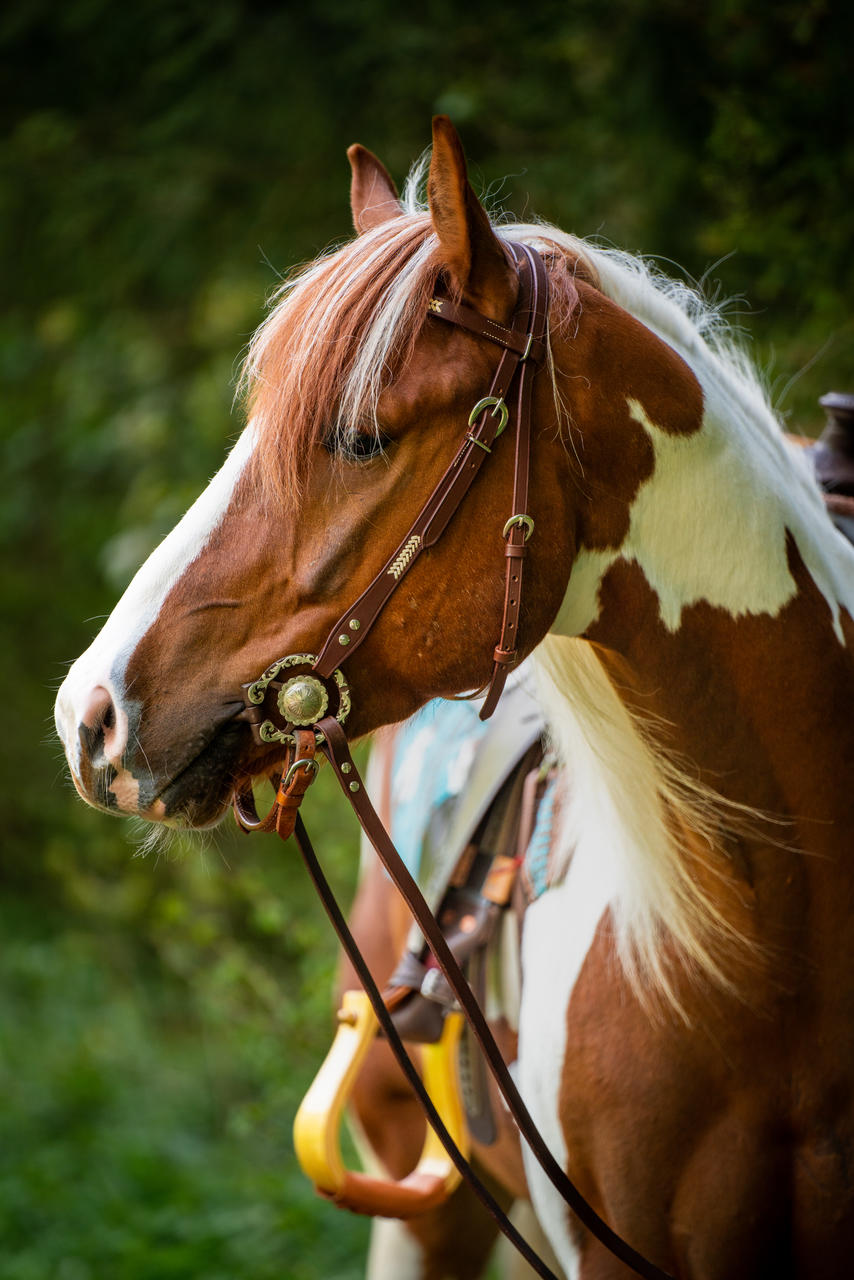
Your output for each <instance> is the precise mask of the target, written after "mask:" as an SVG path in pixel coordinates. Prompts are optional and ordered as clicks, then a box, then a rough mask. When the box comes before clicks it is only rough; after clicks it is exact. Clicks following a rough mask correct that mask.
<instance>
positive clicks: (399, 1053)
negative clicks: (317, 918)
mask: <svg viewBox="0 0 854 1280" xmlns="http://www.w3.org/2000/svg"><path fill="white" fill-rule="evenodd" d="M378 821H379V819H378ZM294 835H295V838H296V842H297V847H298V848H299V851H300V854H301V855H302V859H303V862H304V863H305V866H306V870H307V871H308V874H309V875H310V877H311V879H312V882H313V884H314V887H315V889H316V890H317V894H318V897H319V898H320V901H321V902H322V903H323V906H324V908H325V910H326V913H327V915H328V916H329V919H330V921H331V923H332V927H333V929H334V930H335V932H336V934H337V935H338V940H339V942H340V943H341V946H342V947H343V948H344V951H345V953H346V954H347V957H348V959H349V960H350V963H351V964H352V966H353V968H354V970H355V972H356V974H357V975H358V978H359V981H360V982H361V983H362V986H363V987H364V989H365V992H366V994H367V996H368V999H369V1000H370V1002H371V1006H372V1008H373V1010H374V1013H375V1014H376V1017H377V1021H378V1022H379V1024H380V1027H381V1028H382V1031H383V1034H384V1035H385V1037H386V1040H387V1041H388V1044H389V1047H390V1049H391V1051H392V1053H393V1054H394V1056H395V1058H396V1059H397V1063H398V1065H399V1067H400V1069H401V1071H402V1072H403V1074H404V1076H405V1077H406V1079H407V1081H408V1083H409V1085H410V1087H411V1089H412V1091H413V1093H414V1094H415V1096H416V1097H417V1098H418V1101H419V1102H420V1104H421V1106H422V1107H423V1109H424V1113H425V1115H426V1116H427V1120H428V1123H429V1124H430V1125H431V1126H432V1128H433V1130H434V1131H435V1133H436V1135H437V1136H438V1138H439V1140H440V1142H441V1143H442V1146H443V1147H444V1148H445V1150H446V1151H447V1153H448V1155H449V1156H450V1158H451V1161H452V1162H453V1164H454V1165H455V1166H456V1168H457V1169H458V1170H459V1171H460V1173H461V1175H462V1176H463V1178H465V1180H466V1182H468V1184H469V1186H470V1187H471V1188H472V1190H473V1191H474V1193H475V1195H476V1196H477V1197H478V1199H479V1200H480V1202H481V1204H483V1206H484V1207H485V1208H486V1210H487V1211H488V1212H489V1213H490V1214H491V1215H492V1217H493V1218H494V1219H495V1221H496V1222H497V1224H498V1226H499V1227H500V1229H501V1231H502V1232H503V1233H504V1235H505V1236H506V1237H507V1238H508V1240H510V1242H511V1244H513V1245H514V1247H515V1248H516V1249H518V1251H519V1253H521V1255H522V1257H523V1258H524V1259H525V1261H526V1262H527V1263H528V1265H529V1266H530V1267H531V1268H532V1269H533V1270H534V1271H535V1272H536V1274H537V1275H538V1276H542V1278H543V1280H559V1277H558V1276H556V1275H555V1273H554V1272H553V1271H552V1270H551V1269H550V1268H549V1267H548V1266H547V1265H546V1264H545V1262H543V1260H542V1258H540V1256H539V1255H538V1254H537V1253H535V1252H534V1250H533V1249H532V1248H531V1246H530V1245H529V1244H528V1242H527V1240H526V1239H525V1238H524V1236H522V1235H521V1234H520V1232H519V1230H518V1228H517V1227H516V1226H514V1224H513V1223H512V1222H511V1221H510V1219H509V1218H508V1217H507V1215H506V1214H505V1213H504V1210H503V1209H502V1208H501V1206H500V1204H499V1203H498V1201H497V1200H496V1199H495V1197H494V1196H493V1195H492V1192H491V1191H490V1190H489V1189H488V1187H486V1186H485V1185H484V1183H483V1182H482V1181H481V1179H480V1178H479V1177H478V1175H477V1174H476V1173H475V1171H474V1169H473V1168H472V1167H471V1165H470V1164H469V1162H468V1161H467V1160H466V1159H465V1157H464V1156H463V1154H462V1152H461V1151H460V1150H459V1148H458V1147H457V1145H456V1143H455V1142H454V1140H453V1138H452V1137H451V1135H450V1133H449V1132H448V1130H447V1127H446V1126H445V1123H444V1121H443V1120H442V1117H441V1116H440V1115H439V1113H438V1111H437V1110H436V1108H435V1107H434V1105H433V1102H432V1100H431V1098H430V1095H429V1093H428V1092H427V1090H426V1089H425V1088H424V1085H423V1084H422V1082H421V1077H420V1075H419V1074H418V1071H417V1069H416V1067H415V1065H414V1064H413V1062H412V1059H411V1058H410V1057H409V1054H408V1053H407V1052H406V1047H405V1046H404V1044H403V1041H402V1040H401V1038H400V1036H399V1034H398V1032H397V1028H396V1027H395V1025H394V1022H393V1020H392V1018H391V1015H390V1014H389V1012H388V1010H387V1009H386V1007H385V1004H384V1003H383V998H382V995H381V993H380V990H379V988H378V986H377V984H376V983H375V982H374V979H373V975H372V974H371V971H370V969H369V968H368V966H367V965H366V964H365V960H364V957H363V955H362V953H361V951H360V950H359V947H358V945H357V943H356V940H355V938H354V937H353V935H352V933H351V932H350V929H349V926H348V925H347V921H346V920H345V918H344V915H343V913H342V911H341V908H340V907H339V906H338V903H337V901H336V899H335V895H334V894H333V892H332V889H331V887H330V885H329V882H328V880H327V879H326V876H325V875H324V873H323V868H322V867H321V865H320V863H319V862H318V859H317V855H316V853H315V852H314V848H313V846H312V843H311V840H310V839H309V835H308V832H307V831H306V829H305V824H304V823H303V821H302V818H301V817H300V816H299V815H297V820H296V829H295V832H294ZM397 1207H398V1206H397V1205H394V1206H390V1208H393V1209H396V1208H397ZM655 1280H661V1274H660V1275H659V1276H658V1277H656V1278H655ZM664 1280H671V1278H670V1277H665V1278H664Z"/></svg>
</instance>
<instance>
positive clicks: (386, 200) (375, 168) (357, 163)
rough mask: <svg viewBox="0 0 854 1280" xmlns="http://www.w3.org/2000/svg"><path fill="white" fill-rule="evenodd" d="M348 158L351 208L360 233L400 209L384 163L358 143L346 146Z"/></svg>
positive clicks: (398, 212)
mask: <svg viewBox="0 0 854 1280" xmlns="http://www.w3.org/2000/svg"><path fill="white" fill-rule="evenodd" d="M347 159H348V160H349V161H350V168H351V169H352V171H353V178H352V182H351V183H350V208H351V210H352V212H353V226H354V227H355V228H356V231H357V232H358V233H359V235H361V234H362V232H363V231H370V230H371V229H372V228H373V227H377V226H379V225H380V223H381V222H388V220H389V218H397V217H399V216H400V215H401V213H402V212H403V210H402V209H401V207H400V201H399V200H398V198H397V188H396V187H395V185H394V183H393V182H392V180H391V178H390V177H389V174H388V170H387V169H386V167H385V165H384V164H382V163H381V162H380V161H379V160H378V159H377V158H376V156H375V155H373V154H372V153H371V152H370V151H368V149H367V147H362V146H360V145H359V143H358V142H357V143H355V145H354V146H352V147H348V148H347Z"/></svg>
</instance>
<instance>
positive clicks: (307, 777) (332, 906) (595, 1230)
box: [234, 716, 672, 1280]
mask: <svg viewBox="0 0 854 1280" xmlns="http://www.w3.org/2000/svg"><path fill="white" fill-rule="evenodd" d="M297 735H299V736H298V737H297ZM294 738H295V742H294V745H293V747H292V748H291V751H292V755H291V758H290V759H289V761H288V763H287V765H286V768H285V770H284V772H283V774H282V780H281V782H280V783H279V787H278V791H277V794H276V801H275V803H274V805H273V808H272V809H271V811H270V813H269V814H268V815H267V817H266V818H264V819H259V818H258V814H257V810H256V809H255V804H254V801H253V800H252V798H251V793H249V792H248V789H246V788H244V789H243V790H242V791H241V792H239V793H236V794H235V800H234V809H235V816H236V818H237V821H238V823H239V825H240V826H241V827H242V828H243V829H244V830H246V831H258V830H263V831H271V830H275V831H277V832H278V834H279V835H281V836H282V837H283V838H287V836H288V835H290V834H291V832H293V833H294V834H295V836H296V840H297V844H298V847H299V850H300V853H301V855H302V858H303V860H304V862H305V864H306V867H307V869H308V872H309V875H310V876H311V878H312V880H313V882H314V884H315V887H316V888H317V891H318V894H319V896H320V899H321V901H322V903H323V906H324V908H325V910H326V912H327V914H328V915H329V918H330V920H331V922H332V925H333V927H334V929H335V931H336V933H337V934H338V937H339V939H340V941H341V944H342V946H343V947H344V950H345V951H346V953H347V956H348V958H349V959H350V962H351V963H352V965H353V967H354V969H355V970H356V972H357V974H358V975H359V978H360V980H361V981H362V983H363V985H364V987H365V991H366V992H367V995H368V998H369V1000H370V1002H371V1005H372V1006H373V1009H374V1012H375V1014H376V1017H377V1020H378V1022H379V1024H380V1026H381V1028H382V1030H383V1032H384V1034H385V1035H386V1037H387V1039H388V1042H389V1045H390V1046H391V1048H392V1051H393V1052H394V1054H395V1057H396V1058H397V1059H398V1062H399V1063H400V1066H401V1068H402V1070H403V1071H404V1074H405V1076H406V1078H407V1079H408V1080H409V1083H410V1084H411V1085H412V1088H413V1089H414V1091H415V1093H416V1095H417V1096H418V1098H419V1101H420V1102H421V1105H422V1106H423V1107H424V1110H425V1112H426V1114H427V1118H428V1120H429V1122H430V1124H431V1125H432V1126H433V1128H434V1130H435V1132H436V1134H437V1136H438V1137H439V1140H440V1141H441V1143H442V1145H443V1146H444V1147H445V1149H446V1151H447V1152H448V1155H449V1157H450V1158H451V1160H452V1162H453V1163H454V1164H455V1165H456V1167H457V1168H458V1169H459V1170H460V1172H461V1173H462V1175H463V1177H464V1178H465V1179H466V1180H467V1181H468V1182H469V1184H470V1185H471V1187H472V1188H473V1190H474V1191H475V1193H476V1194H477V1196H478V1197H479V1198H480V1200H481V1201H482V1203H483V1204H484V1205H485V1207H486V1208H487V1209H488V1211H489V1212H490V1213H491V1214H492V1215H493V1217H494V1218H495V1220H496V1221H497V1223H498V1225H499V1227H500V1228H501V1230H502V1231H503V1232H504V1234H505V1235H507V1236H508V1238H509V1239H510V1240H511V1241H512V1243H513V1244H514V1245H515V1246H516V1248H517V1249H519V1251H520V1252H521V1253H522V1254H523V1256H524V1257H525V1258H526V1260H527V1261H528V1262H529V1264H530V1265H531V1266H532V1267H533V1268H534V1270H535V1271H536V1272H537V1274H538V1275H540V1276H542V1277H544V1278H545V1280H556V1277H555V1276H554V1273H553V1272H552V1271H551V1270H550V1269H549V1268H548V1267H547V1266H546V1264H545V1263H544V1262H543V1261H542V1260H541V1259H540V1258H539V1257H538V1256H537V1255H536V1254H535V1253H534V1252H533V1250H532V1249H531V1248H530V1246H529V1245H528V1244H527V1243H526V1242H525V1241H524V1239H523V1238H522V1237H521V1236H520V1235H519V1233H518V1231H517V1230H516V1228H515V1227H513V1225H512V1223H510V1221H509V1219H507V1217H506V1216H505V1215H504V1213H503V1212H502V1210H501V1209H500V1207H499V1206H498V1205H497V1203H496V1202H495V1200H494V1198H493V1197H492V1196H491V1195H490V1193H489V1192H488V1190H487V1189H486V1188H485V1187H484V1185H483V1183H482V1182H481V1181H480V1179H479V1178H478V1177H477V1175H476V1174H475V1173H474V1171H473V1170H472V1169H471V1166H470V1165H469V1163H468V1161H467V1160H466V1159H465V1157H464V1156H463V1155H462V1153H461V1152H460V1151H459V1149H458V1147H457V1146H456V1144H455V1142H454V1141H453V1138H452V1137H451V1135H450V1133H449V1132H448V1130H447V1128H446V1127H445V1125H444V1123H443V1122H442V1120H441V1118H440V1117H439V1115H438V1113H437V1112H436V1109H435V1107H434V1106H433V1104H432V1102H431V1101H430V1098H429V1095H428V1094H427V1093H426V1091H425V1090H424V1087H423V1085H422V1083H421V1080H420V1077H419V1075H418V1072H417V1070H416V1069H415V1067H414V1066H413V1064H412V1062H411V1060H410V1059H409V1056H408V1054H407V1053H406V1050H405V1048H404V1046H403V1044H402V1042H401V1041H400V1037H399V1036H398V1033H397V1031H396V1029H395V1027H394V1023H393V1021H392V1019H391V1017H390V1014H389V1011H388V1009H387V1007H386V1004H385V1002H384V1000H383V997H382V995H381V993H380V991H379V989H378V988H377V986H376V984H375V983H374V981H373V978H372V977H371V975H370V972H369V971H368V969H367V966H366V964H365V961H364V959H363V957H362V955H361V953H360V951H359V949H358V946H357V944H356V942H355V940H354V939H353V937H352V934H351V933H350V931H349V929H348V927H347V924H346V921H345V920H344V917H343V914H342V912H341V909H340V907H339V906H338V904H337V902H336V900H335V898H334V896H333V894H332V891H331V889H330V887H329V884H328V882H327V881H326V878H325V876H324V875H323V871H322V868H321V867H320V864H319V863H318V860H317V857H316V855H315V853H314V849H313V847H312V845H311V841H310V840H309V838H308V834H307V832H306V829H305V826H304V824H303V822H302V820H301V818H300V817H299V815H298V813H297V810H298V808H299V804H300V802H301V800H302V797H303V795H304V794H305V792H306V791H307V789H308V787H309V786H310V785H311V783H312V782H313V780H314V776H315V774H316V772H317V762H316V759H315V744H316V742H317V741H318V740H319V745H320V747H321V750H322V751H323V754H324V755H325V756H326V758H327V759H328V760H329V762H330V764H331V765H332V768H333V770H334V772H335V776H336V778H337V779H338V782H339V784H340V786H341V788H342V790H343V791H344V794H345V795H346V796H347V799H348V800H349V801H350V804H351V806H352V808H353V811H354V813H355V814H356V817H357V818H358V820H359V824H360V826H361V828H362V830H363V831H364V832H365V835H366V836H367V837H368V839H369V840H370V842H371V844H372V845H373V847H374V849H375V850H376V852H377V854H378V856H379V858H380V860H381V862H382V864H383V866H384V867H385V869H386V871H387V872H388V874H389V876H390V877H391V879H392V881H393V882H394V884H395V886H396V888H397V889H398V891H399V892H400V894H401V895H402V897H403V899H404V901H405V902H406V905H407V907H408V908H409V910H410V912H411V913H412V916H413V918H414V919H415V921H416V923H417V924H418V927H419V928H420V930H421V932H422V933H423V935H424V938H425V939H426V941H427V944H428V946H429V948H430V950H431V951H432V953H433V956H434V957H435V960H436V963H437V964H438V966H439V968H440V969H441V971H442V973H443V974H444V975H445V978H446V980H447V982H448V985H449V987H450V988H451V990H452V991H453V993H454V996H455V998H456V1000H457V1001H458V1003H459V1005H460V1008H461V1010H462V1012H463V1015H464V1016H465V1018H466V1020H467V1022H468V1023H469V1026H470V1027H471V1029H472V1032H473V1033H474V1036H475V1038H476V1039H477V1041H478V1044H479V1045H480V1048H481V1050H482V1052H483V1055H484V1059H485V1061H486V1064H487V1066H488V1068H489V1070H490V1072H491V1074H492V1076H493V1079H494V1080H495V1083H496V1085H497V1086H498V1089H499V1091H500V1093H501V1095H502V1097H503V1098H504V1101H505V1103H506V1104H507V1109H508V1111H509V1112H510V1114H511V1116H512V1117H513V1119H514V1121H515V1123H516V1125H517V1127H518V1129H519V1132H520V1134H521V1135H522V1137H523V1138H524V1139H525V1141H526V1143H527V1144H528V1146H529V1148H530V1150H531V1153H532V1154H533V1156H534V1158H535V1159H536V1160H537V1162H538V1163H539V1165H540V1167H541V1168H542V1170H543V1171H544V1173H545V1174H546V1176H547V1177H548V1179H549V1181H550V1182H551V1183H552V1185H553V1186H554V1187H555V1189H556V1190H557V1191H558V1193H559V1194H560V1195H561V1197H562V1198H563V1199H564V1200H565V1202H566V1203H567V1204H568V1205H569V1207H570V1208H571V1209H572V1211H573V1213H574V1214H575V1215H576V1217H577V1218H578V1219H579V1221H580V1222H581V1223H583V1225H584V1226H585V1227H586V1228H587V1230H588V1231H589V1232H590V1233H591V1234H592V1235H593V1236H595V1237H596V1239H597V1240H599V1241H600V1243H602V1244H603V1245H604V1246H605V1247H606V1248H607V1249H608V1250H609V1251H610V1252H611V1253H612V1254H613V1255H614V1256H615V1257H616V1258H619V1260H620V1261H621V1262H623V1263H625V1265H626V1266H627V1267H630V1268H631V1269H632V1270H633V1271H635V1272H636V1273H637V1274H638V1275H640V1276H643V1277H645V1280H672V1277H670V1276H669V1275H668V1273H667V1272H665V1271H664V1270H662V1269H661V1268H660V1267H658V1266H656V1264H655V1263H653V1262H650V1261H649V1260H648V1259H647V1258H645V1257H644V1256H643V1255H642V1254H640V1253H638V1252H637V1250H635V1249H633V1248H632V1246H631V1245H629V1244H628V1243H627V1242H626V1241H625V1240H623V1239H622V1237H621V1236H619V1235H617V1233H616V1232H615V1231H613V1230H612V1229H611V1227H609V1226H608V1224H607V1223H606V1222H605V1221H604V1220H603V1219H602V1218H601V1217H600V1216H599V1214H598V1213H596V1211H595V1209H593V1207H592V1206H591V1205H590V1204H589V1203H588V1202H587V1200H585V1198H584V1196H583V1195H582V1194H581V1192H580V1191H579V1190H578V1188H577V1187H576V1186H575V1184H574V1183H573V1182H572V1181H571V1180H570V1178H569V1177H568V1176H567V1174H566V1173H565V1172H564V1170H563V1169H562V1168H561V1166H560V1165H559V1164H558V1163H557V1161H556V1160H555V1158H554V1156H553V1155H552V1153H551V1151H550V1149H549V1148H548V1146H547V1145H546V1143H545V1141H544V1140H543V1137H542V1135H541V1134H540V1132H539V1130H538V1129H537V1127H536V1125H535V1124H534V1121H533V1119H532V1117H531V1115H530V1112H529V1111H528V1108H527V1106H526V1105H525V1102H524V1100H523V1099H522V1096H521V1094H520V1093H519V1090H518V1088H517V1087H516V1084H515V1082H514V1080H513V1078H512V1076H511V1075H510V1072H509V1070H508V1067H507V1064H506V1063H505V1061H504V1058H503V1057H502V1054H501V1050H500V1049H499V1047H498V1045H497V1043H496V1042H495V1039H494V1037H493V1035H492V1032H491V1031H490V1029H489V1026H488V1025H487V1022H486V1018H485V1016H484V1014H483V1012H482V1010H481V1008H480V1006H479V1005H478V1003H477V1000H476V999H475V996H474V994H473V993H472V990H471V988H470V986H469V984H468V982H467V980H466V978H465V975H464V974H463V972H462V969H461V968H460V966H459V964H458V963H457V961H456V959H455V958H454V955H453V954H452V952H451V950H450V948H449V947H448V944H447V942H446V940H445V938H444V936H443V934H442V932H441V930H440V929H439V926H438V924H437V923H436V921H435V919H434V917H433V914H432V912H431V911H430V908H429V906H428V905H427V903H426V901H425V899H424V897H423V895H422V893H421V890H420V889H419V887H418V885H417V884H416V882H415V880H414V879H413V877H412V876H411V874H410V873H409V871H408V870H407V868H406V866H405V864H404V862H403V860H402V859H401V857H400V855H399V853H398V852H397V850H396V849H395V847H394V844H393V843H392V840H391V838H390V836H389V835H388V832H387V831H386V829H385V827H384V826H383V824H382V822H381V820H380V818H379V815H378V814H377V812H376V810H375V809H374V806H373V805H372V803H371V801H370V798H369V797H368V794H367V792H366V790H365V785H364V782H363V780H362V778H361V775H360V774H359V770H358V769H357V767H356V764H355V761H354V760H353V757H352V755H351V754H350V748H349V744H348V742H347V738H346V735H345V733H344V730H343V728H342V727H341V724H340V723H339V721H338V720H337V719H336V718H335V717H334V716H327V717H325V718H324V719H322V720H320V721H318V723H317V724H316V725H314V726H312V727H311V729H310V730H308V729H307V730H302V731H299V730H296V731H295V732H294ZM309 740H310V741H309ZM247 819H248V821H247Z"/></svg>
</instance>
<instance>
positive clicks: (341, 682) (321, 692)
mask: <svg viewBox="0 0 854 1280" xmlns="http://www.w3.org/2000/svg"><path fill="white" fill-rule="evenodd" d="M315 662H316V658H315V656H314V654H313V653H291V654H289V655H288V656H287V657H286V658H280V659H279V661H278V662H274V663H273V664H272V666H269V667H268V668H267V670H266V671H265V672H264V674H263V675H262V676H261V677H260V678H259V679H258V680H256V681H254V683H253V684H251V685H250V686H249V688H248V690H247V697H248V700H249V702H250V703H252V704H253V705H254V706H260V705H261V704H262V703H263V702H264V700H265V698H266V697H267V690H268V687H269V686H270V685H271V684H272V683H273V681H275V680H276V677H277V676H279V675H280V673H282V672H286V671H288V670H290V669H291V668H293V667H308V668H311V667H312V666H313V665H314V663H315ZM332 679H333V680H334V682H335V692H336V693H337V701H338V709H337V711H336V712H335V719H336V720H337V721H338V723H339V724H343V723H344V721H345V720H346V719H347V716H348V715H349V713H350V687H349V685H348V684H347V681H346V680H345V678H344V675H343V673H342V672H341V671H340V670H336V671H333V673H332ZM277 683H278V682H277ZM272 692H276V709H277V711H278V713H279V715H280V716H281V717H282V719H283V720H284V721H285V723H286V724H287V725H288V726H289V727H291V728H293V727H297V726H302V725H310V724H316V723H317V721H318V720H320V719H322V718H323V716H325V715H326V714H327V711H328V708H329V691H328V690H327V688H326V686H325V685H324V683H323V681H322V680H320V679H319V678H318V677H317V676H315V675H312V673H311V671H310V670H308V671H305V672H298V673H295V674H294V675H292V676H289V677H288V678H287V679H285V680H284V681H283V682H282V684H281V687H280V688H279V689H278V690H275V688H274V690H271V693H272ZM258 735H259V737H260V738H261V740H262V742H283V743H286V744H287V745H288V746H290V745H292V744H293V741H294V739H293V734H291V733H289V732H288V729H284V728H283V729H279V728H277V727H276V725H275V724H274V723H273V721H272V720H264V721H263V723H262V724H261V725H259V727H258ZM317 740H318V742H321V741H322V740H323V734H321V733H319V734H317Z"/></svg>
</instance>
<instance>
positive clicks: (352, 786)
mask: <svg viewBox="0 0 854 1280" xmlns="http://www.w3.org/2000/svg"><path fill="white" fill-rule="evenodd" d="M350 790H351V791H358V790H359V784H358V782H355V781H354V782H351V783H350Z"/></svg>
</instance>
